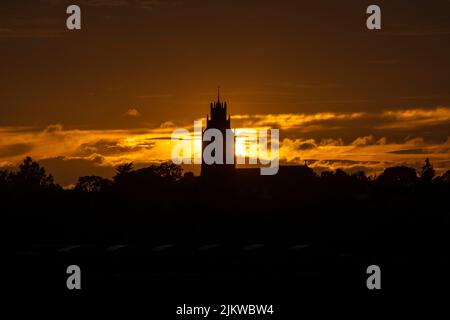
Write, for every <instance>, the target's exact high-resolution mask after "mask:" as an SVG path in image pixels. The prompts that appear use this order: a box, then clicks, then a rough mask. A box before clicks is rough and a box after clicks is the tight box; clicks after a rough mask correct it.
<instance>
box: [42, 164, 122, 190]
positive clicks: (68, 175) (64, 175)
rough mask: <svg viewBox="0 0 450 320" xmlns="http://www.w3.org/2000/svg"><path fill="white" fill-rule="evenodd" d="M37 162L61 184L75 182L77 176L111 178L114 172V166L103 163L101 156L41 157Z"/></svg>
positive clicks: (65, 184)
mask: <svg viewBox="0 0 450 320" xmlns="http://www.w3.org/2000/svg"><path fill="white" fill-rule="evenodd" d="M39 163H40V164H41V165H42V166H43V167H45V169H46V171H47V172H49V173H51V174H52V175H53V177H54V178H55V181H56V182H57V183H59V184H60V185H62V186H67V185H70V184H75V183H76V182H77V180H78V177H82V176H89V175H96V176H101V177H105V178H111V177H112V176H113V175H114V173H115V169H114V167H112V166H110V165H104V164H103V163H102V158H101V157H97V158H93V159H69V158H65V157H55V158H47V159H42V160H40V161H39Z"/></svg>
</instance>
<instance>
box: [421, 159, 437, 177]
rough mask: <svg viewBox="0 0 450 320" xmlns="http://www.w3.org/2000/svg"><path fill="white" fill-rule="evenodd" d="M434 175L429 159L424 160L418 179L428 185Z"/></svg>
mask: <svg viewBox="0 0 450 320" xmlns="http://www.w3.org/2000/svg"><path fill="white" fill-rule="evenodd" d="M434 175H435V171H434V168H433V166H432V165H431V163H430V159H429V158H426V159H425V164H424V166H423V167H422V171H421V172H420V178H421V179H422V181H424V182H427V183H430V182H431V181H432V180H433V178H434Z"/></svg>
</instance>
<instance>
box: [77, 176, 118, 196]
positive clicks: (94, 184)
mask: <svg viewBox="0 0 450 320" xmlns="http://www.w3.org/2000/svg"><path fill="white" fill-rule="evenodd" d="M111 185H112V181H111V180H108V179H105V178H102V177H99V176H85V177H80V178H78V182H77V184H76V185H75V188H74V191H77V192H102V191H105V190H107V189H108V188H109V187H110V186H111Z"/></svg>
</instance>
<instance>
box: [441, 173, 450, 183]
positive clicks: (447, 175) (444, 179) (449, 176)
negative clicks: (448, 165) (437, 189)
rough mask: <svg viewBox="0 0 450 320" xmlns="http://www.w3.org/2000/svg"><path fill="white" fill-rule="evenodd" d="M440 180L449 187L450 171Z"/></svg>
mask: <svg viewBox="0 0 450 320" xmlns="http://www.w3.org/2000/svg"><path fill="white" fill-rule="evenodd" d="M441 180H442V182H443V183H445V184H448V185H450V170H448V171H447V172H445V173H444V174H442V176H441Z"/></svg>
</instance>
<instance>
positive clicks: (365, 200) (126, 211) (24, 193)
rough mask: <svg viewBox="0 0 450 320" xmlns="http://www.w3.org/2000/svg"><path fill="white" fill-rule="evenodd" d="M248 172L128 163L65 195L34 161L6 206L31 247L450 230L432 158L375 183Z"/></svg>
mask: <svg viewBox="0 0 450 320" xmlns="http://www.w3.org/2000/svg"><path fill="white" fill-rule="evenodd" d="M249 173H250V170H245V169H244V170H237V171H236V174H235V175H233V176H230V177H227V178H223V179H218V180H214V179H205V178H202V177H195V176H194V175H193V174H192V173H191V172H186V173H183V170H182V168H181V167H180V166H178V165H175V164H173V163H171V162H165V163H161V164H155V165H151V166H149V167H146V168H141V169H136V168H134V165H133V163H125V164H122V165H120V166H118V167H117V169H116V174H115V176H114V177H113V178H112V179H106V178H103V177H99V176H84V177H80V178H79V179H78V182H77V183H76V185H75V186H74V187H73V188H71V189H63V188H62V187H61V186H59V185H58V184H56V183H55V181H54V179H53V177H52V175H51V174H49V173H47V172H46V170H45V168H43V167H42V166H40V165H39V163H38V162H36V161H34V160H33V159H31V158H30V157H27V158H25V159H24V160H23V162H22V163H21V164H20V165H19V167H18V169H17V170H16V171H6V170H3V171H0V201H1V203H2V208H4V210H5V211H6V213H7V217H8V219H11V221H13V222H14V223H15V224H16V228H15V229H13V230H15V231H14V232H16V236H17V237H19V238H20V237H22V238H21V239H18V240H23V241H26V239H29V238H35V239H36V238H40V239H42V238H47V239H66V240H67V239H71V241H73V240H74V239H91V240H92V239H97V240H99V239H101V240H103V239H107V238H108V237H110V238H112V239H116V240H117V239H131V238H133V239H136V238H141V237H153V238H154V239H156V238H158V237H159V238H161V237H162V238H164V237H169V236H175V237H180V236H182V235H187V234H190V235H191V236H199V237H200V234H201V235H202V237H203V236H204V237H218V236H230V234H232V235H233V237H235V238H236V239H243V238H246V237H271V236H273V237H275V236H277V237H279V236H281V237H286V236H287V237H290V236H295V237H298V236H301V237H309V238H311V237H320V236H322V237H325V236H326V237H328V236H330V235H333V234H335V235H336V233H339V234H341V233H347V234H346V235H344V236H342V234H341V238H346V237H347V238H348V237H350V236H349V235H350V234H353V236H354V237H356V238H357V237H360V236H363V235H361V234H359V232H363V231H357V230H366V231H367V228H369V229H370V228H372V229H373V230H375V229H376V228H378V227H379V226H380V225H383V226H390V227H389V228H391V227H392V228H394V226H396V227H395V228H396V230H397V231H398V230H400V229H402V230H403V231H405V230H406V229H404V227H405V226H410V227H411V226H415V227H418V228H423V226H425V225H427V224H428V223H432V224H433V225H434V226H437V227H438V228H447V227H448V225H449V221H450V219H449V213H450V202H449V201H448V199H449V196H450V170H449V171H447V172H445V173H444V174H442V175H440V176H436V174H435V170H434V169H433V166H432V164H431V163H430V161H429V159H426V160H425V163H424V165H423V167H422V168H421V169H420V170H418V172H417V171H416V170H415V169H414V168H410V167H406V166H396V167H390V168H386V169H385V170H384V171H383V172H382V173H381V174H379V175H378V176H376V177H370V176H367V175H366V174H365V173H364V172H362V171H361V172H357V173H353V174H348V173H346V172H345V171H344V170H341V169H338V170H336V171H323V172H321V173H320V174H317V173H316V172H315V171H314V170H313V169H311V168H310V167H308V166H307V165H306V164H305V165H303V166H282V167H280V170H279V173H278V174H277V175H275V176H260V175H255V174H249ZM415 227H414V228H415ZM414 228H412V229H411V230H413V229H414ZM17 230H20V232H17ZM231 230H233V231H231ZM355 232H356V233H358V235H356V234H355ZM19 235H21V236H19ZM319 235H320V236H319ZM86 241H87V240H86Z"/></svg>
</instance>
